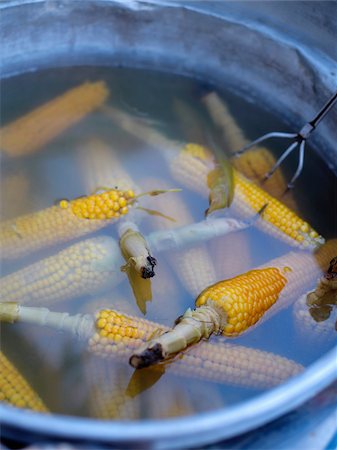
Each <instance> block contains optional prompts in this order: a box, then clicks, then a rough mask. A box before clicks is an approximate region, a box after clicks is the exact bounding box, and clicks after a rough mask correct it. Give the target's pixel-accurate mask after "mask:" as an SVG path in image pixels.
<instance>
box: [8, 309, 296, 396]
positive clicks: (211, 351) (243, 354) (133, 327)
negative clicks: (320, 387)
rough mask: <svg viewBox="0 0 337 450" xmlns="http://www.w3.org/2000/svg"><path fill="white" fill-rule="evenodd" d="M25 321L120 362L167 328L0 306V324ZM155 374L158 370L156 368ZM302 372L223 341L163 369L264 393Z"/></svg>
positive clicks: (112, 314)
mask: <svg viewBox="0 0 337 450" xmlns="http://www.w3.org/2000/svg"><path fill="white" fill-rule="evenodd" d="M1 321H2V322H10V323H15V322H29V323H32V324H35V325H42V326H50V327H52V328H54V329H57V330H62V331H63V330H64V331H68V332H70V333H72V334H73V335H75V336H77V337H78V338H79V339H84V340H88V349H89V351H90V352H92V353H95V354H97V355H100V356H102V357H106V358H117V359H122V360H125V359H126V358H128V357H129V356H130V354H132V353H133V352H134V351H135V349H137V348H138V347H139V346H141V345H142V344H144V342H146V341H147V340H148V339H150V338H151V337H152V336H153V335H154V334H155V333H163V332H167V331H168V330H169V328H167V327H164V326H162V325H159V324H156V323H153V322H150V321H148V320H146V319H141V318H138V317H131V316H127V315H125V314H121V313H120V312H117V311H113V310H108V309H107V310H102V311H99V312H98V313H97V314H96V318H94V317H93V316H90V315H88V314H87V315H81V314H77V315H75V316H70V315H69V314H68V313H59V312H52V311H49V310H48V309H47V308H34V307H28V306H22V305H18V304H16V303H2V304H0V322H1ZM158 369H159V370H161V368H160V367H159V368H158ZM302 370H303V367H302V366H301V365H300V364H297V363H295V362H293V361H291V360H289V359H287V358H283V357H281V356H277V355H274V354H272V353H269V352H264V351H260V350H255V349H251V348H246V347H242V346H238V345H232V344H227V343H220V344H211V343H209V342H201V343H200V345H199V346H197V347H194V348H191V349H190V350H189V351H188V352H187V353H184V354H183V356H182V357H181V358H177V359H176V360H175V361H174V362H172V364H168V365H166V366H165V372H172V373H176V374H180V375H185V376H188V377H194V378H200V379H207V380H211V381H215V382H221V383H231V384H235V385H239V386H247V387H256V388H262V389H266V388H268V387H270V386H275V385H278V384H279V383H282V382H283V381H285V380H286V379H287V378H289V377H291V376H294V375H297V374H298V373H299V372H301V371H302Z"/></svg>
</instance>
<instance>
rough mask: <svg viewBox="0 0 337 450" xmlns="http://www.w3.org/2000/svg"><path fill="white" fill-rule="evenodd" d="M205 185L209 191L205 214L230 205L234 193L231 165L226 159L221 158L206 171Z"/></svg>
mask: <svg viewBox="0 0 337 450" xmlns="http://www.w3.org/2000/svg"><path fill="white" fill-rule="evenodd" d="M207 186H208V187H209V189H210V193H209V208H208V209H207V210H206V211H205V215H206V216H208V215H209V214H211V213H212V212H213V211H216V210H218V209H223V208H228V207H229V206H230V205H231V203H232V200H233V195H234V183H233V173H232V167H231V165H230V164H229V163H228V162H227V161H226V160H224V159H223V160H222V161H221V162H220V163H218V164H217V165H216V167H215V168H214V169H213V170H211V171H210V172H209V173H208V176H207Z"/></svg>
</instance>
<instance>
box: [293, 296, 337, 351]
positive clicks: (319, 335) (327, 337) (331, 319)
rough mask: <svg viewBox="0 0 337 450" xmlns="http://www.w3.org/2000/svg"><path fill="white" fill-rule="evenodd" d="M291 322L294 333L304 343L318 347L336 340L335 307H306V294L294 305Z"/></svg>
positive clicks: (336, 320) (336, 308)
mask: <svg viewBox="0 0 337 450" xmlns="http://www.w3.org/2000/svg"><path fill="white" fill-rule="evenodd" d="M293 322H294V326H295V328H296V333H297V335H299V336H300V337H301V338H302V339H303V340H304V341H305V342H307V343H310V344H311V345H316V346H319V345H321V344H328V343H330V342H334V341H335V340H336V331H337V328H336V323H337V307H336V306H335V307H331V306H330V305H321V306H317V307H314V308H313V307H310V306H308V305H307V294H304V295H302V296H301V297H300V298H299V299H298V300H297V301H296V302H295V304H294V308H293Z"/></svg>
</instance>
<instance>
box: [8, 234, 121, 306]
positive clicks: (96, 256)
mask: <svg viewBox="0 0 337 450" xmlns="http://www.w3.org/2000/svg"><path fill="white" fill-rule="evenodd" d="M119 267H120V254H119V248H118V245H117V243H116V242H115V241H114V240H113V239H112V238H109V237H107V236H100V237H97V238H92V239H87V240H85V241H82V242H79V243H77V244H74V245H72V246H70V247H68V248H66V249H65V250H62V251H60V252H59V253H57V254H56V255H54V256H50V257H49V258H45V259H42V260H40V261H38V262H36V263H33V264H30V265H28V266H27V267H25V268H23V269H21V270H18V271H17V272H14V273H12V274H9V275H7V276H5V277H2V278H0V292H1V293H0V298H1V300H2V301H5V302H13V301H17V302H20V303H27V304H38V303H52V302H57V301H62V300H66V299H70V298H74V297H77V296H80V295H84V294H88V293H95V292H97V291H100V290H101V289H103V288H104V287H107V286H110V285H114V284H117V283H118V281H120V279H121V275H120V270H119Z"/></svg>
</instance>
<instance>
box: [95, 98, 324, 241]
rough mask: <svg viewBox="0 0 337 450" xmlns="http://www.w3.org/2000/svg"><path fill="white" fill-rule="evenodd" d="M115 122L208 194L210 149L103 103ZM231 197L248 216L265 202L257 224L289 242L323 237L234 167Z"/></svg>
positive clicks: (190, 186) (187, 184)
mask: <svg viewBox="0 0 337 450" xmlns="http://www.w3.org/2000/svg"><path fill="white" fill-rule="evenodd" d="M103 111H104V112H105V114H107V115H108V116H109V117H110V118H111V119H112V120H113V121H114V123H115V124H117V125H118V126H120V127H121V128H122V129H123V130H125V131H127V132H128V133H130V134H131V135H133V136H135V137H137V138H138V139H140V140H143V141H144V142H146V143H148V144H149V145H151V146H153V147H154V148H157V149H158V150H160V151H161V153H162V154H163V156H164V157H165V158H166V159H167V160H168V162H169V164H170V167H171V172H172V176H173V178H174V179H175V180H176V181H178V182H180V183H181V185H182V186H185V187H187V188H188V189H190V190H192V191H194V192H197V193H199V194H201V195H203V196H208V195H209V192H210V191H209V187H208V177H209V175H210V174H211V173H212V171H214V168H215V165H214V157H213V155H212V152H211V151H210V150H209V149H207V148H205V147H203V146H200V145H198V144H191V143H190V144H183V143H177V142H174V141H172V140H171V141H170V139H168V138H166V137H165V136H163V135H162V134H161V133H159V132H158V131H156V130H153V129H152V128H151V127H149V126H148V125H147V124H145V123H144V122H142V121H141V120H138V119H136V118H134V117H132V116H130V115H128V114H126V113H124V112H122V111H119V110H117V109H115V108H110V107H103ZM233 182H234V199H233V202H232V207H231V211H233V212H234V213H235V214H238V215H239V216H240V217H243V218H247V217H251V216H252V215H253V214H254V213H257V212H258V211H260V210H261V208H263V207H264V206H266V205H267V207H266V210H265V212H264V214H263V220H260V221H258V222H257V224H256V226H257V227H258V228H259V229H261V230H262V231H264V232H266V233H267V234H270V235H272V236H274V237H276V238H277V239H281V240H283V241H284V242H286V243H288V244H289V245H292V246H298V247H304V248H316V247H317V246H319V245H321V244H322V243H323V242H324V239H323V238H322V237H321V236H320V235H319V234H318V233H317V232H316V231H315V230H313V229H312V227H311V226H310V225H309V224H308V223H307V222H306V221H304V220H302V219H301V218H300V217H299V216H297V215H296V214H295V213H294V212H293V211H292V210H291V209H289V208H287V207H286V205H284V204H283V203H282V202H281V201H279V200H277V199H276V198H275V197H273V196H271V195H270V194H268V193H267V192H266V191H264V190H263V189H262V188H260V187H259V186H257V185H256V184H254V182H252V181H250V180H248V179H247V178H246V177H245V176H244V175H242V174H241V173H240V172H239V171H238V170H236V169H233Z"/></svg>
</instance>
